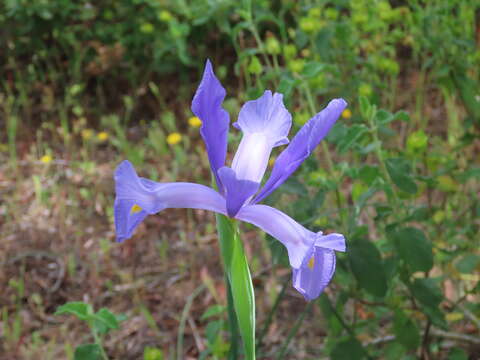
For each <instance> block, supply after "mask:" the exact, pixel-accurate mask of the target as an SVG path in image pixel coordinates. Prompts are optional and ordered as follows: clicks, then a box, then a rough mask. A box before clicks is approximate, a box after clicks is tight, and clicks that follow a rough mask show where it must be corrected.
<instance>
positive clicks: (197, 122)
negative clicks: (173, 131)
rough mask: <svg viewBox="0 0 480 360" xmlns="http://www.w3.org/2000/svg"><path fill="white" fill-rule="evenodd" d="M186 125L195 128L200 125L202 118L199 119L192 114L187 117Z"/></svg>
mask: <svg viewBox="0 0 480 360" xmlns="http://www.w3.org/2000/svg"><path fill="white" fill-rule="evenodd" d="M188 125H190V126H191V127H195V128H196V127H199V126H200V125H202V120H200V119H199V118H198V117H196V116H192V117H191V118H190V119H188Z"/></svg>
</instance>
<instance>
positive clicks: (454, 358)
mask: <svg viewBox="0 0 480 360" xmlns="http://www.w3.org/2000/svg"><path fill="white" fill-rule="evenodd" d="M447 360H468V354H467V353H466V352H465V350H463V349H460V348H454V349H452V350H451V351H450V352H449V353H448V358H447Z"/></svg>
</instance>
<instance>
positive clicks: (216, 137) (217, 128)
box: [192, 60, 230, 192]
mask: <svg viewBox="0 0 480 360" xmlns="http://www.w3.org/2000/svg"><path fill="white" fill-rule="evenodd" d="M225 94H226V92H225V89H224V88H223V86H222V84H220V81H218V79H217V77H216V76H215V74H214V72H213V69H212V64H211V63H210V61H209V60H207V63H206V65H205V70H204V72H203V77H202V81H201V82H200V85H199V86H198V89H197V92H196V93H195V96H194V97H193V101H192V112H193V113H194V114H195V116H197V117H198V118H199V119H200V120H201V121H202V127H201V128H200V134H201V135H202V138H203V141H204V142H205V145H206V147H207V153H208V159H209V161H210V167H211V168H212V172H213V174H214V176H215V180H216V181H217V186H218V188H219V189H220V192H223V186H222V184H221V182H220V181H219V177H218V175H217V170H218V169H220V168H221V167H222V166H223V165H224V164H225V157H226V155H227V135H228V126H229V123H230V116H229V115H228V112H227V111H226V110H225V109H224V108H223V107H222V103H223V100H224V99H225Z"/></svg>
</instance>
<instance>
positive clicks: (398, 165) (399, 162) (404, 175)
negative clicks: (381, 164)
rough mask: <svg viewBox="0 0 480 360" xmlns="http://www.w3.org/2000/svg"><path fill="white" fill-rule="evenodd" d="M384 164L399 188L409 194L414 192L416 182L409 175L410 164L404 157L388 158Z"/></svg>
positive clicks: (415, 190)
mask: <svg viewBox="0 0 480 360" xmlns="http://www.w3.org/2000/svg"><path fill="white" fill-rule="evenodd" d="M386 166H387V171H388V174H389V175H390V177H391V178H392V181H393V183H394V184H395V185H396V186H397V187H398V188H399V189H400V190H402V191H405V192H406V193H409V194H415V193H416V192H417V184H416V183H415V181H413V180H412V179H411V177H410V166H409V164H408V163H407V162H406V160H405V159H401V158H395V159H388V160H387V161H386Z"/></svg>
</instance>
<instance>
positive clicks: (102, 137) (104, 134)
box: [97, 131, 108, 142]
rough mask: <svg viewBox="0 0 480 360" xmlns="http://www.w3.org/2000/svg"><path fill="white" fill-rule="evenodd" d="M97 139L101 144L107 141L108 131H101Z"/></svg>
mask: <svg viewBox="0 0 480 360" xmlns="http://www.w3.org/2000/svg"><path fill="white" fill-rule="evenodd" d="M97 139H98V140H100V141H101V142H103V141H106V140H107V139H108V133H107V132H106V131H101V132H99V133H98V134H97Z"/></svg>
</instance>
